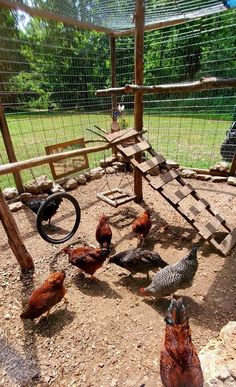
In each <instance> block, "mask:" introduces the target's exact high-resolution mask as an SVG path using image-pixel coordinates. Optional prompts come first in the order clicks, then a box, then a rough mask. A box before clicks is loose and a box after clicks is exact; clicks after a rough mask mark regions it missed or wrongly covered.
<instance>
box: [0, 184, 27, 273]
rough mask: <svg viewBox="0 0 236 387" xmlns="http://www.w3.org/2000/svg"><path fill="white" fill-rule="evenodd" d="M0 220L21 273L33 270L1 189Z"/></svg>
mask: <svg viewBox="0 0 236 387" xmlns="http://www.w3.org/2000/svg"><path fill="white" fill-rule="evenodd" d="M0 220H1V222H2V224H3V227H4V230H5V232H6V234H7V237H8V242H9V246H10V248H11V250H12V252H13V254H14V255H15V257H16V259H17V261H18V263H19V265H20V268H21V271H22V272H23V273H26V272H28V271H31V270H34V262H33V259H32V257H31V255H30V253H29V252H28V250H27V249H26V247H25V245H24V242H23V240H22V237H21V235H20V231H19V229H18V227H17V224H16V221H15V219H14V216H13V215H12V213H11V211H10V209H9V207H8V205H7V203H6V201H5V199H4V196H3V193H2V191H1V189H0Z"/></svg>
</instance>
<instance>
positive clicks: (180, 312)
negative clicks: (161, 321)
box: [165, 297, 187, 325]
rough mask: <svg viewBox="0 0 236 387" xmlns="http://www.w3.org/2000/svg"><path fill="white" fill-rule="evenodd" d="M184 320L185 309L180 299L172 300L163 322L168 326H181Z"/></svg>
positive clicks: (185, 317) (185, 316)
mask: <svg viewBox="0 0 236 387" xmlns="http://www.w3.org/2000/svg"><path fill="white" fill-rule="evenodd" d="M186 319H187V315H186V309H185V306H184V304H183V299H182V297H181V298H179V299H175V298H172V300H171V303H170V306H169V309H168V312H167V316H166V317H165V322H166V323H167V324H170V325H179V324H183V323H184V322H185V321H186Z"/></svg>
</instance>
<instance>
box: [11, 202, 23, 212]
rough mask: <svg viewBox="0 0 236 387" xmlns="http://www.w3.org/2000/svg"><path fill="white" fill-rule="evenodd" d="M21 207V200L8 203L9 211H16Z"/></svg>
mask: <svg viewBox="0 0 236 387" xmlns="http://www.w3.org/2000/svg"><path fill="white" fill-rule="evenodd" d="M23 207H24V204H23V203H21V202H17V203H11V204H9V208H10V210H11V212H17V211H19V210H21V209H22V208H23Z"/></svg>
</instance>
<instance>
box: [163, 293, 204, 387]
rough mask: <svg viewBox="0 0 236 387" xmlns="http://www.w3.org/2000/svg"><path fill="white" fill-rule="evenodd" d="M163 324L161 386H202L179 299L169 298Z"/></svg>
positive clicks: (198, 364) (199, 368) (194, 352)
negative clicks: (164, 326)
mask: <svg viewBox="0 0 236 387" xmlns="http://www.w3.org/2000/svg"><path fill="white" fill-rule="evenodd" d="M165 322H166V329H165V340H164V346H163V349H162V351H161V358H160V373H161V380H162V383H163V385H164V386H165V387H190V386H191V387H202V386H203V374H202V369H201V364H200V360H199V358H198V355H197V352H196V349H195V348H194V345H193V343H192V340H191V331H190V327H189V322H188V316H187V315H186V312H185V307H184V305H183V300H182V298H180V299H178V300H176V299H172V301H171V304H170V307H169V309H168V313H167V316H166V318H165Z"/></svg>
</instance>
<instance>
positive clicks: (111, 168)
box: [105, 167, 115, 174]
mask: <svg viewBox="0 0 236 387" xmlns="http://www.w3.org/2000/svg"><path fill="white" fill-rule="evenodd" d="M105 173H108V174H111V173H115V169H114V168H113V167H107V168H106V169H105Z"/></svg>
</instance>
